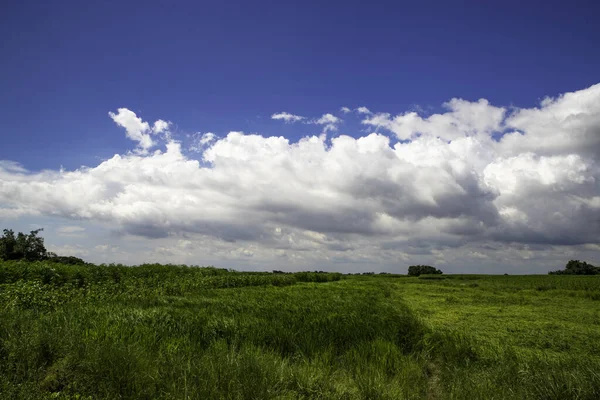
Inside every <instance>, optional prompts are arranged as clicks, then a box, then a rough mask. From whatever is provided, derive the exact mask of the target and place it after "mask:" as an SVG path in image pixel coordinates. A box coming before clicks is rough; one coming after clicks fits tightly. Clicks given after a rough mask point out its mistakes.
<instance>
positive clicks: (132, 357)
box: [0, 260, 600, 399]
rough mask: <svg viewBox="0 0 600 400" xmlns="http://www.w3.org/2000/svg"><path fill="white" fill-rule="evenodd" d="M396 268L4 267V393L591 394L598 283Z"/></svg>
mask: <svg viewBox="0 0 600 400" xmlns="http://www.w3.org/2000/svg"><path fill="white" fill-rule="evenodd" d="M437 276H439V275H437ZM398 277H400V276H399V275H392V274H389V275H388V274H384V275H382V274H369V275H352V276H348V275H346V276H342V275H341V274H328V273H323V272H301V273H258V272H255V273H242V272H236V271H231V270H226V269H219V268H214V267H204V268H200V267H185V266H175V265H141V266H137V267H126V266H123V265H99V266H98V265H92V264H85V265H69V264H61V263H56V262H50V261H48V260H44V261H37V262H27V261H23V260H21V261H4V262H0V398H6V399H10V398H27V399H54V398H57V399H118V398H122V399H140V398H141V399H187V398H206V399H255V398H260V399H275V398H277V399H284V398H285V399H313V398H321V399H375V398H381V399H428V398H434V399H463V398H471V399H492V398H501V399H505V398H506V399H511V398H513V399H523V398H532V399H597V398H599V397H600V374H599V373H598V371H599V370H600V311H599V310H600V307H598V304H599V303H598V301H600V277H597V276H554V275H552V276H548V275H546V276H476V275H462V276H461V275H458V276H456V275H449V276H444V277H443V279H421V278H426V277H427V276H420V277H419V278H415V277H404V278H403V279H398Z"/></svg>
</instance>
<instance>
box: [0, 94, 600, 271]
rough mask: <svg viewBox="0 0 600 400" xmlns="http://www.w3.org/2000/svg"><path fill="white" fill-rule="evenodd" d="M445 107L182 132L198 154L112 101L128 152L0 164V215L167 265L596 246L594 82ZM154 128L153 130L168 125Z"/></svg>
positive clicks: (598, 199)
mask: <svg viewBox="0 0 600 400" xmlns="http://www.w3.org/2000/svg"><path fill="white" fill-rule="evenodd" d="M444 106H445V108H446V111H445V112H444V113H441V114H433V115H429V116H422V115H419V114H418V113H415V112H409V113H398V114H396V116H392V115H391V114H388V113H373V114H368V115H367V114H365V119H364V120H363V121H362V123H363V124H364V125H367V126H372V127H377V128H380V129H382V130H384V131H387V132H390V133H391V134H392V137H389V136H387V135H386V134H383V133H378V134H377V133H372V134H369V135H366V136H362V137H351V136H346V135H340V136H338V137H334V138H332V139H331V140H330V141H329V142H326V140H325V137H324V136H320V137H317V136H310V137H305V138H302V139H300V140H298V141H291V140H290V139H287V138H285V137H282V136H270V137H264V136H261V135H259V134H245V133H243V132H230V133H229V134H227V135H225V136H224V137H221V138H219V137H217V136H216V135H215V134H213V133H210V132H209V133H203V134H196V135H193V143H194V145H195V146H197V147H196V151H198V152H199V157H200V159H194V158H191V157H188V156H186V155H184V153H183V152H182V147H181V144H180V143H178V142H176V141H174V140H168V141H167V143H166V147H165V149H164V151H158V150H157V151H155V152H153V153H148V152H147V150H148V149H149V148H151V147H153V146H154V145H155V143H154V142H153V139H152V138H151V137H150V134H151V133H152V132H153V131H155V130H157V129H155V128H152V129H151V128H150V125H149V124H148V123H146V122H144V121H142V120H141V118H139V117H137V116H136V115H135V113H133V112H131V111H129V110H128V109H124V108H121V109H119V110H118V113H116V114H115V113H110V116H111V118H113V120H115V122H116V123H117V124H118V125H120V126H122V127H124V128H125V129H126V132H127V136H128V137H130V138H132V139H133V140H135V141H137V142H138V144H139V149H140V151H139V152H138V153H128V154H124V155H115V156H114V157H112V158H111V159H108V160H106V161H103V162H101V163H100V164H98V165H96V166H91V167H83V168H80V169H76V170H72V171H65V170H60V171H52V170H46V171H41V172H30V171H27V170H26V169H25V168H24V167H23V166H21V165H19V164H17V163H15V162H7V161H3V162H0V216H3V215H9V214H19V215H21V216H27V215H30V216H48V217H55V218H59V219H63V220H65V221H87V222H88V223H89V222H95V223H98V224H105V225H106V226H110V227H111V229H112V230H113V231H117V232H119V233H122V234H128V235H131V236H133V237H147V238H155V239H156V240H157V241H158V242H157V243H159V242H160V243H161V245H160V246H156V249H159V250H160V251H159V250H156V251H157V252H156V253H152V254H151V255H152V256H156V257H158V259H167V260H169V259H170V258H169V257H172V258H173V259H176V260H188V259H191V258H193V257H194V256H195V255H198V254H205V255H208V256H210V257H214V259H221V260H231V259H243V260H249V259H252V260H256V262H260V260H267V259H269V260H275V261H277V260H281V259H284V258H285V259H286V260H287V261H286V262H290V263H292V262H301V263H314V262H318V261H319V260H321V261H323V262H327V263H329V264H330V265H334V264H336V263H344V265H354V264H355V263H361V262H362V263H364V264H365V265H370V263H373V262H379V263H394V262H397V261H398V260H405V261H406V262H411V261H414V262H421V261H422V262H423V263H426V262H432V263H440V264H443V263H446V264H448V265H451V264H452V263H454V264H461V263H462V264H465V263H466V264H468V263H469V262H471V261H469V260H473V261H472V262H473V263H474V264H473V265H476V264H477V263H481V262H482V260H486V262H488V263H490V265H503V264H507V263H511V262H513V261H514V260H515V259H519V257H521V259H523V258H526V257H527V258H529V259H531V260H533V259H534V258H535V257H537V258H536V259H537V260H538V261H537V262H539V263H540V266H543V262H547V260H550V259H553V258H552V257H554V259H556V257H559V256H560V255H561V254H563V256H564V257H568V256H569V255H570V254H571V255H572V254H576V253H577V251H587V252H588V253H587V254H590V253H589V252H594V251H595V250H594V249H595V248H596V247H594V246H597V245H598V232H600V218H599V217H598V216H599V215H600V186H598V182H600V164H599V163H600V160H599V159H598V154H600V152H599V151H598V150H599V143H600V142H599V140H598V138H599V136H600V85H596V86H592V87H590V88H588V89H584V90H580V91H577V92H572V93H567V94H564V95H562V96H558V97H556V98H549V99H545V100H544V101H543V102H542V103H541V104H539V106H538V107H535V108H530V109H518V108H517V109H508V108H505V107H498V106H494V105H491V104H490V103H489V102H488V101H487V100H485V99H481V100H478V101H474V102H470V101H467V100H464V99H452V100H450V101H449V102H447V103H445V105H444ZM290 115H291V114H290ZM281 119H283V120H286V119H285V118H283V117H282V118H281ZM159 121H161V120H159ZM159 121H157V122H156V123H155V124H154V127H156V126H158V127H159V128H158V130H165V129H168V124H167V125H164V124H162V123H161V122H159ZM307 121H308V122H310V123H313V124H318V125H320V126H322V127H323V128H324V130H325V131H327V130H335V129H337V125H338V124H339V123H340V122H341V120H340V119H339V118H337V117H335V116H333V115H332V114H324V115H323V116H322V117H320V118H316V119H311V120H307ZM305 122H306V121H305ZM157 123H158V125H157ZM161 127H162V128H161ZM68 226H70V225H67V227H68ZM64 229H71V228H64ZM63 233H68V232H63ZM169 241H170V242H169ZM90 251H92V250H90ZM148 254H149V253H148ZM161 257H162V258H161ZM186 257H187V258H186ZM509 258H510V259H509ZM511 260H512V261H511ZM275 261H273V262H275ZM244 262H247V261H244ZM248 262H249V261H248ZM531 262H533V261H531ZM353 263H354V264H353ZM494 263H495V264H494ZM466 264H465V265H466ZM558 267H560V266H558ZM540 268H542V267H540Z"/></svg>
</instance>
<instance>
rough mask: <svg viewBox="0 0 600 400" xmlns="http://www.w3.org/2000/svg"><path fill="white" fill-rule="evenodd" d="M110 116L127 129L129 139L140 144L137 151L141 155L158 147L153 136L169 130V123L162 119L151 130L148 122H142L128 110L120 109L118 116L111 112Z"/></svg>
mask: <svg viewBox="0 0 600 400" xmlns="http://www.w3.org/2000/svg"><path fill="white" fill-rule="evenodd" d="M108 115H109V116H110V117H111V118H112V120H113V121H115V123H116V124H117V125H119V126H121V127H123V128H125V132H126V133H127V137H128V138H129V139H131V140H133V141H136V142H138V149H137V151H138V152H139V153H141V154H145V153H147V152H148V150H149V149H151V148H152V147H154V146H155V145H156V142H155V141H154V140H153V139H152V137H151V134H158V133H163V132H166V131H167V130H168V129H169V123H168V122H166V121H163V120H161V119H159V120H157V121H156V122H155V123H154V125H153V127H152V129H150V124H148V122H145V121H142V119H141V118H139V117H138V116H137V115H136V114H135V113H134V112H133V111H131V110H129V109H127V108H119V109H118V110H117V113H116V114H115V113H113V112H112V111H111V112H109V113H108Z"/></svg>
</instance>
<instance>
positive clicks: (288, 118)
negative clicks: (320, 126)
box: [271, 112, 305, 123]
mask: <svg viewBox="0 0 600 400" xmlns="http://www.w3.org/2000/svg"><path fill="white" fill-rule="evenodd" d="M271 119H277V120H283V121H285V122H286V123H293V122H298V121H302V120H304V119H305V118H304V117H301V116H299V115H294V114H290V113H287V112H280V113H276V114H273V115H271Z"/></svg>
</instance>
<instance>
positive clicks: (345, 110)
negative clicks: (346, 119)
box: [340, 107, 352, 114]
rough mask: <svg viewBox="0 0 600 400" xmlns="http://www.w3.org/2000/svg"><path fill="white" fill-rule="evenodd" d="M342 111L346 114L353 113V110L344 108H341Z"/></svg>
mask: <svg viewBox="0 0 600 400" xmlns="http://www.w3.org/2000/svg"><path fill="white" fill-rule="evenodd" d="M340 111H341V112H343V113H344V114H348V113H349V112H351V111H352V110H351V109H349V108H348V107H342V108H340Z"/></svg>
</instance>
